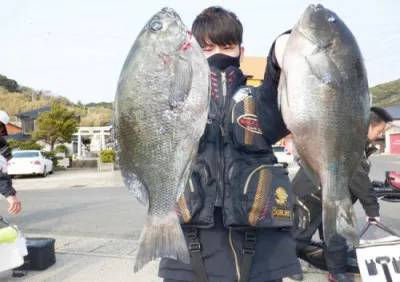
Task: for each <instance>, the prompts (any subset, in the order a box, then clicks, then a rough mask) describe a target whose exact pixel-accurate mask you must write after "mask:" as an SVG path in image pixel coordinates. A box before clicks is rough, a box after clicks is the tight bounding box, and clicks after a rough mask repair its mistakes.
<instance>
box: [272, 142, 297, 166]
mask: <svg viewBox="0 0 400 282" xmlns="http://www.w3.org/2000/svg"><path fill="white" fill-rule="evenodd" d="M272 150H273V151H274V155H275V156H276V158H277V159H278V162H279V163H288V164H290V163H291V162H293V160H294V158H293V154H292V153H290V152H289V151H288V150H287V149H286V148H285V147H283V146H273V147H272Z"/></svg>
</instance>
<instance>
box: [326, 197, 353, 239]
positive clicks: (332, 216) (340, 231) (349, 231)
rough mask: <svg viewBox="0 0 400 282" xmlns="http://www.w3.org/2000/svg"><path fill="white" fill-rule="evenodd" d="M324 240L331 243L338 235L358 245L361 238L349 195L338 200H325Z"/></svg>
mask: <svg viewBox="0 0 400 282" xmlns="http://www.w3.org/2000/svg"><path fill="white" fill-rule="evenodd" d="M322 216H323V230H324V241H325V243H326V244H327V245H330V243H331V240H332V239H335V238H337V236H341V237H344V238H346V239H348V240H349V241H351V242H352V244H353V246H358V244H359V242H360V238H359V236H358V235H357V232H356V228H355V227H356V223H357V221H356V215H355V213H354V208H353V204H352V202H351V201H350V198H349V197H346V198H343V199H342V200H336V201H329V200H328V201H324V202H323V212H322Z"/></svg>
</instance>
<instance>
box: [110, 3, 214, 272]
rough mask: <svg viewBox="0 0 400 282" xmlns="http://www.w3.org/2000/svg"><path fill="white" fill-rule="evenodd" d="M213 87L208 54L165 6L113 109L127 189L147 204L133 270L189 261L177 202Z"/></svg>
mask: <svg viewBox="0 0 400 282" xmlns="http://www.w3.org/2000/svg"><path fill="white" fill-rule="evenodd" d="M208 88H209V66H208V63H207V60H206V58H205V56H204V55H203V52H202V49H201V48H200V46H199V44H198V42H197V41H196V40H195V38H194V37H193V36H192V34H191V33H190V32H189V31H188V29H187V27H186V26H185V24H184V23H183V22H182V20H181V18H180V16H179V15H178V14H177V13H176V12H175V11H174V10H173V9H171V8H163V9H162V10H160V11H159V12H157V13H156V14H155V15H153V16H152V17H151V18H150V20H149V21H148V22H147V23H146V25H145V26H144V27H143V29H142V31H141V32H140V34H139V35H138V37H137V38H136V40H135V42H134V44H133V46H132V48H131V50H130V52H129V54H128V56H127V58H126V60H125V64H124V66H123V68H122V71H121V74H120V78H119V81H118V87H117V93H116V97H115V104H114V114H113V122H114V134H115V135H114V136H115V142H116V150H117V157H118V162H119V164H120V168H121V173H122V176H123V180H124V183H125V186H127V188H128V189H130V190H131V191H132V192H133V193H134V195H135V197H136V198H137V199H138V200H139V201H140V202H141V203H143V204H144V205H147V204H148V212H147V218H146V221H145V224H144V229H143V230H142V233H141V236H140V241H139V247H138V250H137V254H136V262H135V266H134V271H135V272H137V271H138V270H140V269H141V268H142V267H143V266H144V265H146V264H147V263H148V262H150V261H152V260H154V259H156V258H159V257H168V258H173V259H177V260H181V261H182V262H184V263H189V262H190V259H189V252H188V249H187V246H186V242H185V238H184V236H183V232H182V229H181V226H180V224H179V219H178V217H177V215H176V213H175V204H176V201H177V199H178V198H179V197H180V195H181V194H182V192H183V190H184V189H185V186H186V183H187V181H188V179H189V176H190V174H191V168H192V165H193V163H194V161H195V158H196V155H197V149H198V144H199V141H200V138H201V136H202V134H203V132H204V129H205V126H206V122H207V113H208V106H209V99H210V98H209V91H208ZM132 216H136V215H132Z"/></svg>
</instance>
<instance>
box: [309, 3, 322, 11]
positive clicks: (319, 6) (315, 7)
mask: <svg viewBox="0 0 400 282" xmlns="http://www.w3.org/2000/svg"><path fill="white" fill-rule="evenodd" d="M308 8H309V9H313V10H314V11H318V10H321V9H325V8H324V6H322V5H321V4H317V5H314V4H311V5H309V6H308Z"/></svg>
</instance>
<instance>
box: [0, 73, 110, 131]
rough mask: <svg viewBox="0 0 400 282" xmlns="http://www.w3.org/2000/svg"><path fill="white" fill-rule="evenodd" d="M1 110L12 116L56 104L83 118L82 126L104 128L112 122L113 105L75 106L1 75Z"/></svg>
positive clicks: (66, 100) (46, 92) (65, 100)
mask: <svg viewBox="0 0 400 282" xmlns="http://www.w3.org/2000/svg"><path fill="white" fill-rule="evenodd" d="M0 101H1V105H0V109H1V110H5V111H6V112H7V113H8V114H9V115H10V116H11V120H14V119H13V116H15V115H16V114H18V113H20V112H24V111H29V110H34V109H38V108H42V107H46V106H51V105H53V104H56V103H60V104H62V105H65V106H67V107H68V108H69V109H70V110H73V111H74V112H75V113H76V114H79V115H80V116H81V124H80V126H104V125H108V124H109V123H110V120H111V114H112V104H111V103H90V104H88V105H82V104H80V103H79V104H74V103H73V102H71V101H69V100H68V99H67V98H65V97H62V96H57V95H54V94H52V93H51V92H49V91H36V90H34V89H32V88H29V87H25V86H21V85H19V84H18V83H17V82H16V81H15V80H13V79H9V78H7V77H5V76H3V75H0Z"/></svg>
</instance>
